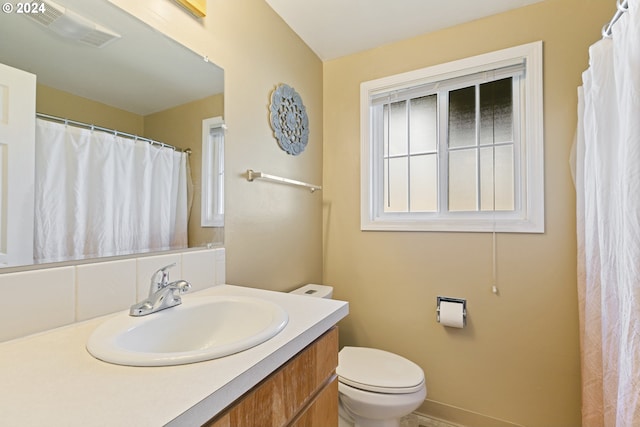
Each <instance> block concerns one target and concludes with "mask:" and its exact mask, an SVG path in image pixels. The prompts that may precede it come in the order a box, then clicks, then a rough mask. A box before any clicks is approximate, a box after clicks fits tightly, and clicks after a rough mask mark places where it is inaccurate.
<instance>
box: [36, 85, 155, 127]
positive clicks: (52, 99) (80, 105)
mask: <svg viewBox="0 0 640 427" xmlns="http://www.w3.org/2000/svg"><path fill="white" fill-rule="evenodd" d="M36 111H37V112H38V113H44V114H49V115H52V116H56V117H62V118H65V119H71V120H76V121H79V122H83V123H90V124H93V125H96V126H102V127H105V128H107V129H118V130H119V131H122V132H127V133H131V134H133V135H143V134H144V119H143V117H142V116H140V115H138V114H134V113H130V112H128V111H124V110H121V109H119V108H115V107H111V106H109V105H106V104H102V103H100V102H96V101H93V100H91V99H87V98H82V97H80V96H76V95H72V94H70V93H68V92H64V91H61V90H58V89H54V88H51V87H49V86H44V85H41V84H39V85H38V87H37V90H36Z"/></svg>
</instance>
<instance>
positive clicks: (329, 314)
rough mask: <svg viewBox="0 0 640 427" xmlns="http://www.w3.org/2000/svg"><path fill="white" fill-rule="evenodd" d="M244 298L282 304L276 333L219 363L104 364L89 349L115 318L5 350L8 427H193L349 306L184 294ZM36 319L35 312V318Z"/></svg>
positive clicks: (289, 297)
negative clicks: (283, 316)
mask: <svg viewBox="0 0 640 427" xmlns="http://www.w3.org/2000/svg"><path fill="white" fill-rule="evenodd" d="M199 295H244V296H253V297H258V298H264V299H267V300H270V301H273V302H275V303H277V304H279V305H281V306H282V307H283V308H284V309H285V310H286V311H287V312H288V314H289V323H288V324H287V326H286V327H285V328H284V329H283V330H282V332H280V333H279V334H278V335H276V336H275V337H273V338H272V339H270V340H268V341H267V342H265V343H262V344H260V345H258V346H256V347H253V348H251V349H249V350H245V351H243V352H241V353H237V354H234V355H231V356H227V357H223V358H220V359H215V360H210V361H206V362H200V363H193V364H189V365H180V366H167V367H130V366H119V365H113V364H110V363H105V362H101V361H99V360H97V359H95V358H93V357H92V356H91V355H90V354H89V353H88V352H87V350H86V349H85V344H86V342H87V339H88V337H89V335H91V333H92V332H93V330H94V329H95V328H96V327H97V326H98V325H99V324H100V323H102V322H103V321H104V320H106V319H107V318H109V317H110V316H104V317H100V318H97V319H92V320H89V321H86V322H81V323H76V324H73V325H69V326H65V327H62V328H57V329H53V330H50V331H47V332H43V333H40V334H36V335H31V336H28V337H24V338H20V339H16V340H12V341H7V342H5V343H1V344H0V384H1V386H0V417H2V421H1V423H2V425H6V426H36V425H38V426H41V425H48V426H58V425H60V426H94V425H105V426H106V425H110V426H115V425H120V426H125V425H135V426H154V427H157V426H161V425H169V426H194V425H201V424H202V423H204V422H206V421H207V420H209V419H210V418H212V417H213V416H214V415H216V414H217V413H218V412H220V411H221V410H222V409H224V408H225V407H226V406H227V405H229V404H230V403H232V402H233V401H235V400H236V399H237V398H239V397H240V396H242V395H243V394H244V393H245V392H247V391H248V390H250V389H251V388H252V387H253V386H254V385H256V384H257V383H259V382H260V381H261V380H262V379H264V378H266V377H267V376H268V375H269V374H270V373H271V372H273V371H274V370H275V369H277V368H278V367H279V366H281V365H282V364H283V363H285V362H286V361H287V360H289V359H290V358H291V357H293V356H294V355H295V354H296V353H298V352H299V351H300V350H302V349H303V348H305V347H306V346H307V345H308V344H310V343H311V342H313V341H314V340H315V339H316V338H318V337H319V336H320V335H322V333H324V332H325V331H326V330H328V329H329V328H331V327H332V326H333V325H335V324H336V323H337V322H338V321H339V320H340V319H342V318H343V317H345V316H346V315H347V314H348V311H349V307H348V303H346V302H344V301H338V300H329V299H321V298H310V297H305V296H300V295H294V294H288V293H282V292H273V291H265V290H260V289H253V288H246V287H240V286H232V285H220V286H215V287H212V288H208V289H206V290H203V291H200V292H197V293H194V294H193V295H188V294H187V295H184V296H183V298H184V299H187V298H196V297H197V296H199ZM33 315H34V316H37V315H38V314H37V313H34V314H33Z"/></svg>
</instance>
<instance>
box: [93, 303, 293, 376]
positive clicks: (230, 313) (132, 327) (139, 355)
mask: <svg viewBox="0 0 640 427" xmlns="http://www.w3.org/2000/svg"><path fill="white" fill-rule="evenodd" d="M288 319H289V316H288V315H287V312H286V311H284V309H282V307H280V306H278V305H277V304H275V303H272V302H271V301H267V300H263V299H259V298H251V297H241V296H201V297H197V296H193V297H191V298H183V303H182V304H181V305H178V306H176V307H172V308H169V309H166V310H162V311H159V312H157V313H153V314H150V315H148V316H143V317H132V316H129V313H128V312H127V313H124V312H123V313H120V314H117V315H116V316H115V317H112V318H110V319H109V320H106V321H105V322H104V323H102V324H101V325H100V326H98V327H97V328H96V330H95V331H94V332H93V333H92V334H91V336H90V337H89V340H88V342H87V350H88V351H89V353H90V354H91V355H92V356H94V357H96V358H97V359H100V360H103V361H105V362H109V363H115V364H118V365H129V366H168V365H182V364H186V363H194V362H202V361H204V360H210V359H216V358H219V357H224V356H228V355H230V354H234V353H238V352H241V351H244V350H247V349H249V348H251V347H254V346H256V345H258V344H261V343H263V342H265V341H267V340H269V339H270V338H272V337H274V336H275V335H276V334H278V333H279V332H280V331H281V330H282V329H283V328H284V327H285V326H286V324H287V321H288Z"/></svg>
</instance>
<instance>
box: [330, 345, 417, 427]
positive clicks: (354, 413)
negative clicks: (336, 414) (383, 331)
mask: <svg viewBox="0 0 640 427" xmlns="http://www.w3.org/2000/svg"><path fill="white" fill-rule="evenodd" d="M336 373H337V374H338V394H339V398H340V402H339V408H340V418H341V424H342V425H343V426H349V425H355V426H356V427H398V426H399V425H400V419H401V418H402V417H403V416H405V415H408V414H410V413H411V412H413V411H414V410H415V409H417V408H418V407H419V406H420V405H421V404H422V402H424V399H425V397H426V396H427V387H426V385H425V382H424V373H423V371H422V369H421V368H420V367H419V366H418V365H416V364H415V363H413V362H411V361H410V360H408V359H405V358H404V357H402V356H399V355H397V354H394V353H389V352H387V351H384V350H378V349H374V348H366V347H344V348H343V349H342V350H340V353H339V355H338V369H337V370H336Z"/></svg>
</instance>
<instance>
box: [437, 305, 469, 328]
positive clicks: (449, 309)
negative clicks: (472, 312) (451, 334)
mask: <svg viewBox="0 0 640 427" xmlns="http://www.w3.org/2000/svg"><path fill="white" fill-rule="evenodd" d="M440 323H441V324H442V325H444V326H450V327H452V328H463V327H464V304H463V303H462V302H452V301H441V302H440Z"/></svg>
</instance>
